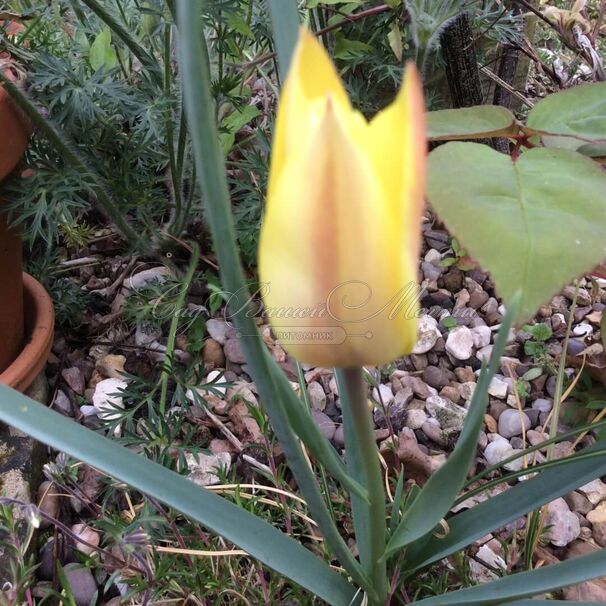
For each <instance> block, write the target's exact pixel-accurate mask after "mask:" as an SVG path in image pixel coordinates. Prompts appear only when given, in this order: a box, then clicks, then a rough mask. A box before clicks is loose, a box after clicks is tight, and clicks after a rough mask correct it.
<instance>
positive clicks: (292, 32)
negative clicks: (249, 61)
mask: <svg viewBox="0 0 606 606" xmlns="http://www.w3.org/2000/svg"><path fill="white" fill-rule="evenodd" d="M269 9H270V11H271V22H272V29H273V32H274V42H275V45H276V52H277V54H278V63H279V66H280V77H281V78H282V81H284V78H286V72H287V71H288V66H289V65H290V59H291V57H292V53H293V51H294V49H295V44H296V42H297V37H298V35H299V15H298V13H297V3H296V2H295V0H269Z"/></svg>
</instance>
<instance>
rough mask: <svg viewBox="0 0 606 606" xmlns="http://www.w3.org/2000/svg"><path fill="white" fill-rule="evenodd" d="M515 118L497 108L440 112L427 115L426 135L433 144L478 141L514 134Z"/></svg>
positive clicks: (472, 108) (445, 110)
mask: <svg viewBox="0 0 606 606" xmlns="http://www.w3.org/2000/svg"><path fill="white" fill-rule="evenodd" d="M516 130H517V127H516V119H515V117H514V115H513V114H512V113H511V112H510V111H509V110H508V109H505V108H504V107H500V106H498V105H476V106H475V107H462V108H460V109H441V110H438V111H435V112H429V113H428V114H427V136H428V137H429V138H430V139H432V140H434V141H442V140H445V139H479V138H482V137H499V136H506V135H512V134H515V132H516Z"/></svg>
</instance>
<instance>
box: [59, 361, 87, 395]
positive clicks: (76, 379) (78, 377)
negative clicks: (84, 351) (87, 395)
mask: <svg viewBox="0 0 606 606" xmlns="http://www.w3.org/2000/svg"><path fill="white" fill-rule="evenodd" d="M61 376H62V377H63V380H64V381H65V382H66V383H67V384H68V386H69V387H70V389H73V390H74V391H75V392H76V393H77V394H78V395H80V396H81V395H83V394H84V387H85V385H84V375H83V374H82V371H81V370H80V369H79V368H78V367H77V366H72V367H70V368H64V369H63V370H62V371H61Z"/></svg>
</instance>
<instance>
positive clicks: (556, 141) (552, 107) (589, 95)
mask: <svg viewBox="0 0 606 606" xmlns="http://www.w3.org/2000/svg"><path fill="white" fill-rule="evenodd" d="M527 125H528V127H529V129H533V130H538V131H544V132H545V133H548V134H544V135H542V137H541V139H542V140H543V142H544V143H545V145H549V146H551V147H563V148H566V149H577V148H579V147H580V146H582V145H584V144H587V143H590V142H594V141H600V140H601V141H602V143H604V142H606V82H598V83H595V84H584V85H582V86H575V87H574V88H569V89H568V90H564V91H562V92H559V93H555V94H553V95H549V96H548V97H545V99H543V100H541V101H539V103H537V104H536V105H535V107H533V108H532V109H531V110H530V113H529V114H528V122H527Z"/></svg>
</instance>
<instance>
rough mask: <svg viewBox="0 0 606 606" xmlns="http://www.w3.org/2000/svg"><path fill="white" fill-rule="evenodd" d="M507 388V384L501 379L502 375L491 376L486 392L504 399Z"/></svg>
mask: <svg viewBox="0 0 606 606" xmlns="http://www.w3.org/2000/svg"><path fill="white" fill-rule="evenodd" d="M508 390H509V384H508V383H507V382H506V381H504V380H503V377H493V378H492V381H491V382H490V385H489V386H488V393H489V394H490V395H491V396H493V397H495V398H498V399H499V400H504V399H505V398H506V397H507V391H508Z"/></svg>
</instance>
